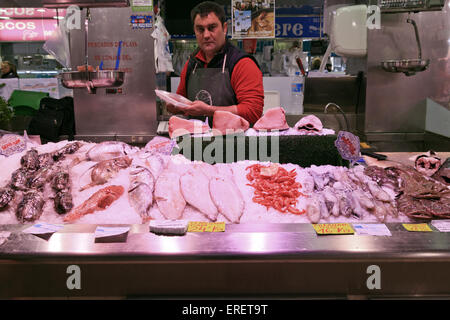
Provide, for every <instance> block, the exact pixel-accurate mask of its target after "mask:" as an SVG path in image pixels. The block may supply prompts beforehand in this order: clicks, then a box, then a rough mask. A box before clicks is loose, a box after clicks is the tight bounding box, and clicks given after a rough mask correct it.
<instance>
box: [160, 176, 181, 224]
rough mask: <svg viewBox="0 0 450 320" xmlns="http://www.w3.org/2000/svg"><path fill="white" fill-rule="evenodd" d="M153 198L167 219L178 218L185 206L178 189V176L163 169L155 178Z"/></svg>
mask: <svg viewBox="0 0 450 320" xmlns="http://www.w3.org/2000/svg"><path fill="white" fill-rule="evenodd" d="M154 195H155V197H154V198H155V200H156V203H157V204H158V208H159V211H160V212H161V214H162V215H163V216H164V217H165V218H166V219H169V220H177V219H180V218H181V216H182V215H183V210H184V208H185V207H186V201H185V200H184V198H183V195H182V194H181V190H180V176H179V175H178V174H176V173H174V172H170V171H168V170H165V171H163V172H162V173H161V175H160V176H159V177H158V180H156V184H155V193H154Z"/></svg>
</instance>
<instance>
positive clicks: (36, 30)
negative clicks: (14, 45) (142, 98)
mask: <svg viewBox="0 0 450 320" xmlns="http://www.w3.org/2000/svg"><path fill="white" fill-rule="evenodd" d="M57 28H58V25H57V21H56V20H55V19H11V20H9V19H8V20H0V41H5V42H6V41H7V42H19V41H46V40H47V39H49V38H50V37H51V36H52V34H53V32H54V31H55V30H56V29H57Z"/></svg>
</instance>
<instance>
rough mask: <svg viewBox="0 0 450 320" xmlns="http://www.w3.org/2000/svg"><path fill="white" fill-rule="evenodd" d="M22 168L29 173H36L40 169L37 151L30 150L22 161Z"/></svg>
mask: <svg viewBox="0 0 450 320" xmlns="http://www.w3.org/2000/svg"><path fill="white" fill-rule="evenodd" d="M20 164H21V165H22V168H23V169H25V170H29V171H35V170H37V169H39V155H38V152H37V150H36V149H31V150H28V151H27V152H26V153H25V155H24V156H23V157H22V158H21V159H20Z"/></svg>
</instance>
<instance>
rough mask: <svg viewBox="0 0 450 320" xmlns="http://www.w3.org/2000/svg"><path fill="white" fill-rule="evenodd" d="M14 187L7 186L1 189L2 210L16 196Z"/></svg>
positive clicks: (0, 203)
mask: <svg viewBox="0 0 450 320" xmlns="http://www.w3.org/2000/svg"><path fill="white" fill-rule="evenodd" d="M14 194H15V192H14V189H12V188H9V187H6V188H3V189H0V210H1V209H3V208H5V207H6V206H7V205H8V204H9V203H10V202H11V201H12V199H13V198H14Z"/></svg>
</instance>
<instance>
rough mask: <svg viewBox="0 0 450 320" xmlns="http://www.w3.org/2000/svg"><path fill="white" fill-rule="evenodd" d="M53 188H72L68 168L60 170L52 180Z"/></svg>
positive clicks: (59, 189)
mask: <svg viewBox="0 0 450 320" xmlns="http://www.w3.org/2000/svg"><path fill="white" fill-rule="evenodd" d="M51 185H52V188H53V189H54V190H56V191H61V190H67V189H70V176H69V172H68V171H67V170H61V169H60V170H58V171H57V172H56V174H55V175H54V176H53V180H52V182H51Z"/></svg>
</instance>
